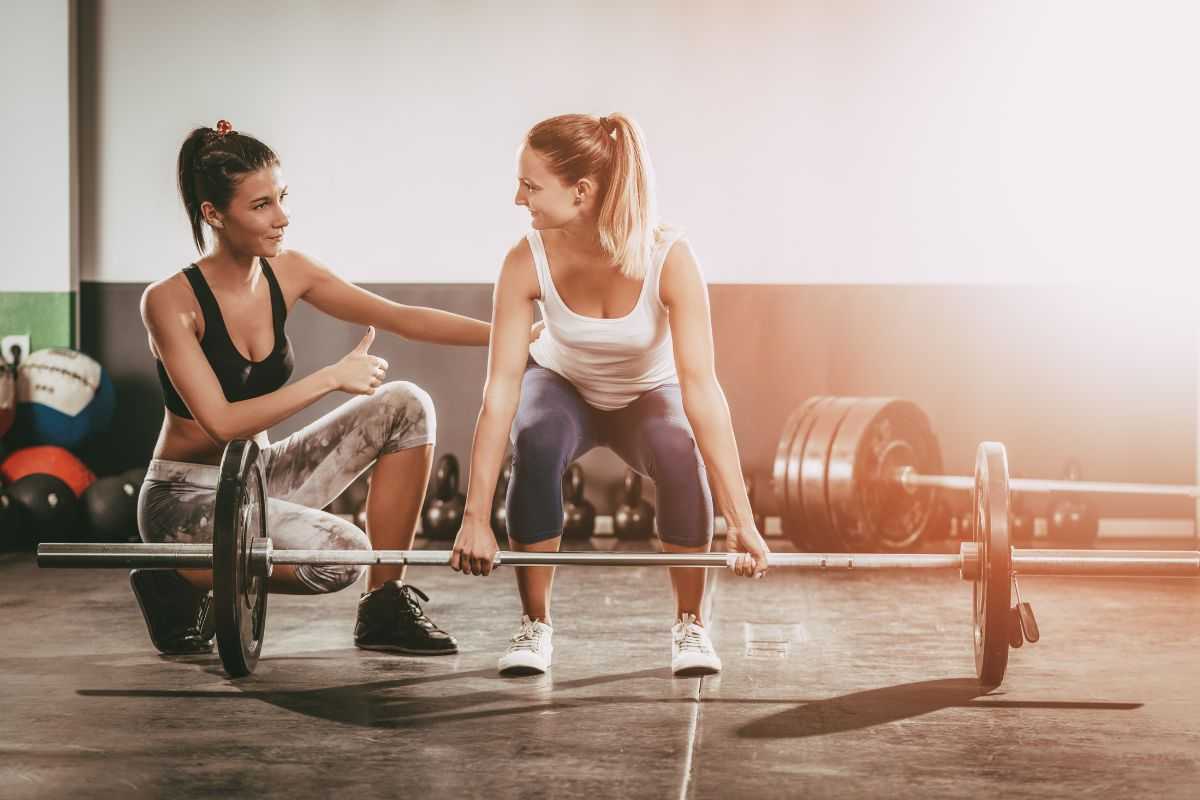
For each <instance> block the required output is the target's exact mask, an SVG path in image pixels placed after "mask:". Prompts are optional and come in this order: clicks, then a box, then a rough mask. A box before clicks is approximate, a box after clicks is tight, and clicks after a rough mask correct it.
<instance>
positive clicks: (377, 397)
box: [372, 381, 437, 452]
mask: <svg viewBox="0 0 1200 800" xmlns="http://www.w3.org/2000/svg"><path fill="white" fill-rule="evenodd" d="M372 400H373V401H374V402H375V403H376V404H377V405H379V406H380V407H381V409H382V411H383V413H384V415H385V416H386V418H387V419H388V421H389V423H390V434H389V437H388V441H387V443H386V444H385V445H384V452H391V451H394V450H399V449H401V448H404V447H415V446H417V445H421V444H433V443H434V442H435V441H436V438H437V412H436V411H435V410H434V407H433V398H432V397H430V396H429V392H427V391H425V390H424V389H422V388H421V387H420V386H418V385H417V384H415V383H413V382H412V381H389V382H387V383H385V384H383V385H382V386H380V387H379V388H378V389H376V390H375V394H374V395H372Z"/></svg>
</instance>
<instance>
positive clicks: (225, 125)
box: [217, 119, 233, 136]
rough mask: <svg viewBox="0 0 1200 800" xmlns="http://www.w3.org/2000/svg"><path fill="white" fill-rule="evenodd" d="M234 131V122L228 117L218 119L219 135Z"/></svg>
mask: <svg viewBox="0 0 1200 800" xmlns="http://www.w3.org/2000/svg"><path fill="white" fill-rule="evenodd" d="M232 132H233V123H232V122H230V121H229V120H227V119H219V120H217V136H224V135H225V134H227V133H232Z"/></svg>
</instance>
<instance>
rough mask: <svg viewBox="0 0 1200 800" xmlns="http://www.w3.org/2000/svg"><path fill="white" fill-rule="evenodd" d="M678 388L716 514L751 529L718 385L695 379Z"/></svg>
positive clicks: (739, 467) (734, 444)
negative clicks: (709, 486)
mask: <svg viewBox="0 0 1200 800" xmlns="http://www.w3.org/2000/svg"><path fill="white" fill-rule="evenodd" d="M681 389H682V392H683V409H684V413H686V414H687V418H688V422H689V423H691V426H692V432H693V433H694V434H695V436H696V444H697V445H698V446H699V448H700V456H701V457H702V458H703V459H704V464H705V466H706V467H707V468H708V474H709V476H710V478H711V479H712V480H711V485H712V490H713V502H714V504H715V505H716V507H717V513H719V514H721V515H722V516H724V517H725V519H726V520H727V521H729V523H730V524H732V525H737V526H739V527H742V528H752V527H754V512H753V510H752V509H751V507H750V498H749V497H748V496H747V494H746V484H745V483H744V482H743V478H742V465H741V460H740V458H739V457H738V448H737V439H736V438H735V437H734V435H733V418H732V417H731V416H730V413H729V404H728V403H727V402H726V400H725V393H724V392H723V391H722V390H721V385H720V384H719V383H717V381H716V380H697V381H693V382H688V383H683V384H681Z"/></svg>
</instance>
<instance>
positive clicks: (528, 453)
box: [513, 411, 575, 464]
mask: <svg viewBox="0 0 1200 800" xmlns="http://www.w3.org/2000/svg"><path fill="white" fill-rule="evenodd" d="M574 430H575V421H574V420H573V419H572V418H571V417H570V415H568V414H565V413H563V412H561V411H548V412H546V413H545V414H542V415H541V416H539V417H537V418H536V419H532V420H528V421H520V422H518V424H517V425H516V427H515V428H514V430H513V458H514V460H515V461H519V462H526V463H528V462H535V463H547V464H557V463H559V462H565V460H566V459H567V457H568V454H569V448H570V447H571V445H570V443H571V441H572V440H573V439H574V438H575V437H574V435H573V434H574Z"/></svg>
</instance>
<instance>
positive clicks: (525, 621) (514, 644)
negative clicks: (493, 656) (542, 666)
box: [508, 617, 542, 652]
mask: <svg viewBox="0 0 1200 800" xmlns="http://www.w3.org/2000/svg"><path fill="white" fill-rule="evenodd" d="M541 641H542V634H541V632H540V631H539V630H538V628H537V625H536V624H534V621H533V620H531V619H530V618H529V617H521V629H520V630H519V631H517V633H516V635H514V636H513V637H512V639H511V640H510V641H509V645H508V649H509V650H529V651H532V652H537V650H538V649H539V648H540V645H541Z"/></svg>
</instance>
